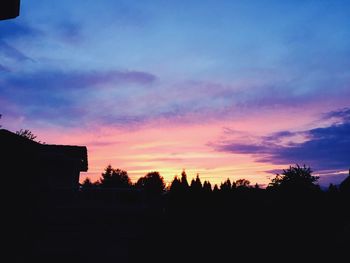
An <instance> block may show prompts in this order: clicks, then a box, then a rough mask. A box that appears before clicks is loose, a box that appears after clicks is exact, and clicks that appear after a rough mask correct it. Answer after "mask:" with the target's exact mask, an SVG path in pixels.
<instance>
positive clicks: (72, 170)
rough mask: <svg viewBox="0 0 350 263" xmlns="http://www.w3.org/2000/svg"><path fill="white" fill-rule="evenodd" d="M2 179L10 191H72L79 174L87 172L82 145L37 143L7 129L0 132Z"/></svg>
mask: <svg viewBox="0 0 350 263" xmlns="http://www.w3.org/2000/svg"><path fill="white" fill-rule="evenodd" d="M0 160H1V168H0V169H1V170H0V171H1V173H2V174H3V179H4V178H6V180H5V181H6V182H7V184H8V186H7V187H8V188H9V189H11V191H15V192H18V191H25V192H28V191H29V192H32V193H33V192H34V193H38V192H57V191H60V192H62V191H65V192H72V191H76V190H78V187H79V176H80V172H82V171H87V170H88V159H87V148H86V147H84V146H68V145H49V144H41V143H38V142H35V141H33V140H29V139H27V138H25V137H22V136H20V135H17V134H15V133H13V132H10V131H8V130H4V129H1V130H0Z"/></svg>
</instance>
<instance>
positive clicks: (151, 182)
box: [136, 172, 165, 194]
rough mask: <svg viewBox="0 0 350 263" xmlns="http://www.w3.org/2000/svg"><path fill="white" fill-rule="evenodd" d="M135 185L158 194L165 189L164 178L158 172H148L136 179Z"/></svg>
mask: <svg viewBox="0 0 350 263" xmlns="http://www.w3.org/2000/svg"><path fill="white" fill-rule="evenodd" d="M136 187H137V188H140V189H144V190H145V191H147V192H149V193H155V194H159V193H162V192H164V190H165V183H164V178H163V177H162V176H160V174H159V172H149V173H148V174H146V175H145V176H144V177H140V178H139V179H138V180H137V182H136Z"/></svg>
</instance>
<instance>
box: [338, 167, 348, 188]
mask: <svg viewBox="0 0 350 263" xmlns="http://www.w3.org/2000/svg"><path fill="white" fill-rule="evenodd" d="M340 190H341V191H343V192H347V193H350V169H349V176H348V177H346V178H345V180H344V181H343V182H342V183H341V184H340Z"/></svg>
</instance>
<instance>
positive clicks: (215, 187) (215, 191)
mask: <svg viewBox="0 0 350 263" xmlns="http://www.w3.org/2000/svg"><path fill="white" fill-rule="evenodd" d="M213 192H214V193H218V192H219V187H218V185H217V184H215V185H214V189H213Z"/></svg>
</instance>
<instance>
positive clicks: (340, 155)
mask: <svg viewBox="0 0 350 263" xmlns="http://www.w3.org/2000/svg"><path fill="white" fill-rule="evenodd" d="M329 116H330V117H331V116H341V117H342V120H343V122H342V123H341V124H333V125H331V126H329V127H324V128H316V129H311V130H308V131H302V132H296V133H293V132H288V131H284V132H280V133H275V134H272V135H271V136H267V137H261V138H260V142H259V143H253V144H249V143H247V144H244V143H225V144H221V145H219V146H218V150H220V151H226V152H232V153H239V154H251V155H253V156H255V157H256V160H257V161H259V162H267V163H272V164H281V165H285V164H295V163H299V164H306V165H310V166H311V167H312V168H313V169H315V170H319V171H322V170H336V171H341V170H347V169H349V167H350V120H349V117H350V109H343V110H340V111H335V112H332V113H330V114H329ZM300 133H303V134H305V135H306V138H307V140H306V141H304V142H301V143H294V142H290V143H288V144H287V145H281V144H280V143H279V142H280V140H281V138H282V137H283V138H284V137H290V136H293V135H296V134H300Z"/></svg>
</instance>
